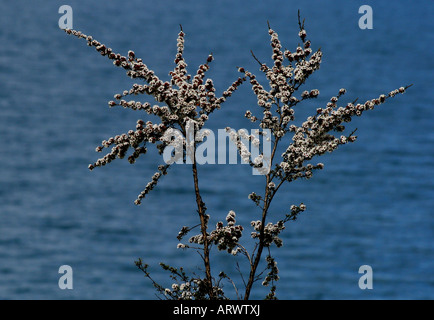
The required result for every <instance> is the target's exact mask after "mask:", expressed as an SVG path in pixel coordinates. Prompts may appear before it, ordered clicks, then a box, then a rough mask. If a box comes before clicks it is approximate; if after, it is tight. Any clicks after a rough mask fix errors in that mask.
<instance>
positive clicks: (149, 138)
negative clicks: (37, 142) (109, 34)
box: [65, 14, 411, 300]
mask: <svg viewBox="0 0 434 320" xmlns="http://www.w3.org/2000/svg"><path fill="white" fill-rule="evenodd" d="M298 25H299V33H298V36H299V38H300V40H301V43H302V44H301V45H299V46H298V47H296V49H295V50H294V51H289V50H283V49H282V45H281V42H280V40H279V38H278V35H277V33H276V32H275V31H274V30H273V29H272V28H271V27H270V25H269V24H268V33H269V35H270V37H271V48H272V60H273V64H272V65H270V66H268V65H267V64H265V63H262V62H261V61H260V60H259V59H258V58H257V57H256V56H255V55H254V54H253V52H252V56H253V58H254V59H255V60H256V61H257V62H258V63H259V65H260V71H262V72H263V73H264V74H265V77H266V79H267V80H268V89H265V88H264V86H263V85H262V84H260V83H259V81H258V80H257V79H256V76H255V75H254V74H253V73H251V72H249V71H247V70H246V69H245V68H243V67H239V68H238V71H239V72H240V73H241V74H242V76H241V77H239V78H238V79H237V80H236V81H234V82H233V83H232V85H231V86H229V88H228V89H227V90H226V91H224V92H223V93H222V95H221V96H220V97H217V96H216V94H215V89H214V84H213V81H212V80H211V79H205V73H206V71H208V69H209V68H210V65H209V64H210V63H211V61H212V60H213V56H212V54H210V55H209V56H208V57H207V59H206V62H205V63H204V64H202V65H200V66H199V68H198V69H197V71H196V74H195V75H194V76H193V77H192V76H191V75H190V74H188V72H187V68H186V67H187V64H186V62H185V59H184V56H183V50H184V36H185V33H184V31H183V30H182V27H181V30H180V32H179V34H178V40H177V48H178V50H177V53H176V57H175V61H174V62H175V68H174V70H173V71H171V72H170V73H169V75H170V76H171V80H170V81H169V82H167V81H166V82H163V81H162V80H160V79H159V77H158V76H157V75H155V74H154V72H153V71H152V70H149V69H148V67H147V66H146V65H145V64H144V63H143V61H142V59H140V58H137V57H136V55H135V53H134V52H133V51H129V52H128V55H127V56H122V55H120V54H118V53H114V52H113V51H112V49H110V48H108V47H107V46H105V45H103V44H101V43H100V42H98V41H97V40H94V39H93V38H92V37H91V36H87V35H84V34H83V33H81V32H79V31H75V30H68V29H67V30H65V31H66V32H67V33H68V34H72V35H74V36H77V37H79V38H83V39H85V40H86V41H87V43H88V45H89V46H92V47H94V48H95V49H96V50H97V51H98V52H99V53H100V54H101V55H103V56H106V57H107V58H108V59H110V60H112V61H113V64H114V65H115V66H118V67H122V68H124V69H125V70H126V73H127V76H129V77H131V78H134V79H138V80H140V81H142V83H141V84H134V85H133V86H132V88H130V89H129V90H125V91H123V92H122V93H119V94H116V95H115V96H114V98H115V100H114V101H110V102H109V106H110V107H114V106H122V107H124V108H131V109H133V110H143V111H145V112H146V113H147V114H149V115H155V116H157V117H158V118H159V119H160V122H159V123H153V122H151V121H149V120H148V121H144V120H138V121H137V125H136V128H135V129H134V130H130V131H128V133H124V134H121V135H117V136H115V137H111V138H109V139H107V140H104V141H102V145H101V146H98V147H97V148H96V151H98V152H102V151H103V149H104V148H110V147H111V151H110V152H108V153H107V154H106V155H104V156H103V157H102V158H100V159H98V160H97V161H96V162H95V163H93V164H91V165H89V169H90V170H93V169H94V168H95V167H99V166H104V165H106V164H108V163H110V162H111V161H112V160H114V159H116V158H121V159H122V158H124V157H125V156H126V155H127V153H128V152H129V151H131V154H130V155H129V156H128V161H129V162H130V163H134V162H135V161H136V159H137V158H138V157H139V156H140V155H142V154H145V153H146V151H147V146H148V145H149V144H153V145H155V146H156V147H157V149H158V151H159V152H160V154H163V152H164V150H165V148H166V147H168V146H170V145H173V143H174V142H176V143H177V144H178V145H180V146H181V147H182V148H181V149H182V150H183V151H182V154H181V156H182V157H183V159H186V158H187V157H190V158H191V159H190V160H191V167H192V175H193V184H194V191H195V195H196V205H197V213H198V218H199V223H198V224H197V225H196V226H194V227H186V226H184V227H182V229H181V231H180V232H179V234H178V237H177V238H178V240H179V241H181V240H182V239H183V237H184V236H186V235H187V234H188V233H189V232H190V231H191V230H193V229H195V228H196V227H199V228H200V232H199V234H197V235H194V236H191V237H190V238H189V241H188V244H184V243H179V245H178V248H194V249H195V250H197V251H198V252H199V254H200V256H201V258H202V260H203V263H204V273H205V274H204V276H198V275H193V276H188V275H187V274H186V273H185V271H184V269H183V268H179V269H178V268H174V267H171V266H168V265H166V264H163V263H161V267H162V268H163V269H164V270H167V271H169V272H170V274H171V278H172V279H173V280H174V281H175V283H174V284H173V285H172V286H171V288H165V287H163V286H161V285H159V284H158V283H156V282H155V281H154V280H153V278H152V277H151V275H150V273H149V272H148V265H147V264H145V263H143V261H142V260H141V259H138V260H137V261H136V262H135V263H136V265H137V267H138V268H139V269H140V270H141V271H143V273H144V274H145V276H146V277H147V278H149V279H150V280H151V281H152V283H153V285H154V287H155V288H156V290H157V292H158V293H160V294H161V295H162V296H163V297H165V298H166V299H226V298H227V297H226V295H225V293H224V291H223V284H222V282H223V280H227V281H229V282H230V283H232V285H233V287H234V289H235V292H236V294H237V297H238V298H239V299H246V300H247V299H249V298H250V294H251V290H252V287H253V284H254V283H255V282H256V281H258V280H262V285H263V286H270V285H271V286H270V292H269V294H268V295H267V296H266V299H275V298H276V295H275V292H276V281H278V280H279V275H278V273H279V270H278V268H277V263H276V261H275V259H274V258H273V257H272V255H271V248H272V247H273V246H276V247H278V248H279V247H281V246H282V245H283V242H282V240H281V239H280V237H279V235H280V232H282V230H284V229H285V224H286V223H287V222H288V221H294V220H296V219H297V217H298V215H299V214H300V213H301V212H303V211H305V210H306V206H305V205H304V204H303V203H301V204H299V205H292V206H291V207H290V208H289V210H288V212H287V213H286V214H285V213H284V214H283V215H282V219H281V220H279V221H277V222H274V223H273V222H271V221H268V219H267V218H268V212H269V208H270V204H271V202H272V200H273V198H274V196H275V195H276V194H277V192H278V190H279V189H280V187H281V186H282V184H283V183H285V182H293V181H295V180H297V179H310V178H312V176H313V172H314V171H315V170H321V169H323V168H324V165H323V164H322V163H311V162H310V161H311V160H313V158H314V157H315V156H320V155H323V154H325V153H327V152H333V151H335V150H336V149H337V148H338V147H339V146H340V145H343V144H347V143H350V142H354V141H355V140H356V136H355V135H354V133H355V131H356V130H353V131H352V132H351V133H349V134H346V135H345V134H344V131H345V129H346V126H347V123H349V122H350V121H351V120H352V118H353V117H355V116H361V115H362V114H363V113H364V112H365V111H368V110H372V109H374V108H375V107H376V106H378V105H380V104H382V103H384V102H385V101H386V100H387V99H389V98H391V97H394V96H395V95H396V94H398V93H404V92H405V91H406V89H407V88H408V87H410V86H411V85H409V86H406V87H401V88H399V89H396V90H393V91H391V92H389V93H388V94H382V95H380V96H379V97H378V98H375V99H371V100H368V101H366V102H365V103H357V99H356V100H354V101H353V102H350V103H346V104H342V105H338V103H339V102H340V98H341V97H342V96H343V95H344V94H345V93H346V90H345V89H343V88H342V89H340V90H339V91H338V93H337V95H336V96H334V97H331V98H330V101H329V102H328V103H327V104H326V106H324V107H323V108H318V109H317V110H316V112H315V114H313V115H312V116H310V117H308V118H307V119H306V121H304V122H303V123H302V124H301V125H300V126H297V125H295V124H293V121H294V119H295V113H296V108H295V107H296V106H298V104H299V103H300V102H303V101H305V100H308V99H315V98H317V97H318V95H319V90H318V89H312V90H304V91H302V92H301V93H300V94H298V90H299V89H300V87H301V86H302V85H303V84H305V82H306V80H307V79H308V78H309V77H310V75H312V74H313V73H314V72H315V71H316V70H318V69H319V68H320V65H321V59H322V52H321V50H320V49H318V50H316V51H315V52H313V51H312V49H311V42H310V41H309V40H308V39H307V33H306V30H305V28H304V20H303V21H301V19H300V14H299V15H298ZM245 81H249V82H250V84H251V86H252V90H253V92H254V94H255V95H256V97H257V103H258V106H259V113H261V112H262V115H259V116H258V115H255V111H250V110H247V111H246V113H245V117H246V118H248V119H249V120H250V121H251V122H253V123H258V124H259V128H261V129H262V130H263V132H264V131H266V130H267V131H268V132H270V133H271V137H269V138H270V139H271V146H272V151H271V154H264V153H260V154H259V156H258V157H256V158H255V159H253V157H252V155H251V154H250V153H249V152H248V151H246V150H247V149H248V148H247V147H246V145H245V143H243V140H242V139H247V140H248V141H249V142H251V143H252V144H253V143H255V139H257V138H256V137H254V136H253V135H244V136H243V135H242V134H241V133H239V132H238V133H237V132H232V140H233V141H234V142H235V145H236V147H237V149H238V151H239V153H240V155H241V158H243V159H244V160H246V161H247V162H248V163H249V164H250V165H251V166H252V167H254V168H256V169H258V170H261V168H264V162H267V163H268V168H267V170H265V171H262V173H263V175H262V176H260V177H264V176H265V186H264V192H263V194H260V193H256V192H252V193H251V194H250V195H249V196H248V197H249V199H250V200H252V201H253V202H254V203H255V205H256V206H257V207H258V208H259V212H260V215H259V219H258V220H254V221H252V222H251V227H252V232H251V241H254V243H255V245H254V249H253V250H252V251H251V252H249V251H248V250H247V249H246V247H245V246H243V245H242V243H241V241H240V239H241V238H242V235H243V231H244V230H245V227H243V226H242V225H237V224H236V214H235V212H234V211H232V210H231V211H230V212H229V213H228V215H227V216H226V224H224V223H223V222H221V221H220V222H218V223H217V224H216V226H215V228H214V229H212V230H210V226H209V225H208V222H209V219H210V216H209V215H208V214H207V213H206V211H207V208H206V206H205V203H204V201H203V199H202V196H201V192H200V188H199V176H198V167H197V161H196V150H197V147H198V146H199V145H200V144H201V143H202V142H203V137H202V139H200V138H199V139H193V141H189V140H188V139H187V136H188V130H189V128H192V130H193V131H194V132H196V131H199V130H200V129H201V128H203V126H204V124H205V123H206V121H207V120H208V119H209V116H210V115H211V113H213V112H214V111H215V110H216V109H220V107H221V104H222V103H224V102H225V101H226V98H228V97H230V96H231V95H232V93H233V92H234V91H235V90H236V89H237V88H238V86H240V85H241V84H242V83H243V82H245ZM141 94H147V95H150V96H153V97H154V98H155V100H156V102H157V103H160V104H162V105H154V106H152V105H151V104H150V103H148V102H145V103H142V102H139V101H135V100H128V99H129V98H132V97H133V96H137V95H141ZM229 129H230V128H228V130H229ZM175 131H177V132H180V136H179V137H178V138H176V139H175V138H173V137H174V135H173V133H174V132H175ZM262 134H263V135H264V133H262ZM288 136H290V138H289V137H288ZM280 143H284V146H285V147H286V149H285V151H284V152H283V153H282V154H280V155H279V154H277V150H278V145H279V144H280ZM172 164H173V161H172V162H169V163H167V162H166V163H164V164H160V165H159V166H158V170H157V172H156V173H155V174H154V175H153V176H152V179H151V181H150V182H149V183H148V184H147V185H146V187H145V189H144V190H143V191H142V192H141V193H140V194H139V196H138V198H137V199H136V200H135V203H136V204H137V205H139V204H140V203H141V202H142V200H143V199H144V198H145V196H146V195H147V194H148V193H149V192H150V191H151V190H152V189H153V188H154V187H155V186H156V185H157V183H158V181H159V179H160V178H161V177H162V176H163V175H166V174H167V171H168V169H169V167H170V166H171V165H172ZM213 246H216V247H217V249H218V250H225V251H227V252H228V253H230V254H232V255H244V256H245V257H246V259H247V262H248V265H249V270H248V278H247V279H246V280H244V277H243V273H242V272H241V270H239V271H240V273H241V276H242V279H243V282H244V294H240V292H239V289H238V287H237V286H236V284H235V283H234V281H232V279H231V278H230V277H229V276H228V275H227V274H225V273H224V272H220V273H219V275H218V277H217V278H215V277H213V275H212V272H211V262H210V251H211V248H212V247H213ZM264 250H265V251H266V252H267V255H266V257H265V262H266V270H268V273H267V274H266V275H265V276H263V273H264V271H265V270H264V271H262V272H258V266H259V263H260V261H261V259H262V258H263V251H264ZM238 269H239V267H238Z"/></svg>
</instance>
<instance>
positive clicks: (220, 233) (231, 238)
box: [181, 210, 244, 255]
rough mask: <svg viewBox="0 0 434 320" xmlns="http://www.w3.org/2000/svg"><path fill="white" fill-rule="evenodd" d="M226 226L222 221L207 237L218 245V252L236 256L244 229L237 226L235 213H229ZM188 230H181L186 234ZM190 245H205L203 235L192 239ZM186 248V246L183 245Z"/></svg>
mask: <svg viewBox="0 0 434 320" xmlns="http://www.w3.org/2000/svg"><path fill="white" fill-rule="evenodd" d="M226 222H227V224H226V226H225V225H224V224H223V222H222V221H219V222H217V224H216V228H215V229H214V230H213V231H211V233H210V234H209V235H207V237H208V240H209V241H210V243H213V244H215V245H217V248H218V250H227V252H228V253H231V254H233V255H236V254H237V253H238V251H239V248H238V247H237V246H238V242H239V240H240V238H241V236H242V235H243V230H244V228H243V227H242V226H241V225H236V224H235V223H236V220H235V212H234V211H232V210H231V211H229V213H228V215H227V216H226ZM185 231H186V230H184V231H183V230H181V232H183V233H185ZM189 242H190V243H197V244H202V243H203V235H202V234H198V235H195V236H193V237H191V238H190V240H189ZM183 246H185V245H183ZM181 247H182V246H181Z"/></svg>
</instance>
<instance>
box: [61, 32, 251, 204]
mask: <svg viewBox="0 0 434 320" xmlns="http://www.w3.org/2000/svg"><path fill="white" fill-rule="evenodd" d="M65 32H66V33H67V34H71V35H73V36H76V37H78V38H83V39H85V40H86V41H87V44H88V45H89V46H91V47H94V48H95V49H96V51H98V52H99V53H100V54H101V55H102V56H105V57H107V58H108V59H110V60H111V61H113V64H114V65H115V66H118V67H122V68H123V69H125V70H126V74H127V76H129V77H131V78H132V79H138V80H141V81H144V82H145V83H144V84H138V83H135V84H133V85H132V87H131V88H130V89H129V90H125V91H123V92H122V93H118V94H116V95H114V98H115V100H112V101H109V102H108V104H109V106H110V107H114V106H122V107H124V108H130V109H133V110H144V111H145V112H146V113H147V114H149V115H154V116H157V117H158V118H159V119H160V122H159V123H152V122H151V121H147V122H144V121H143V120H139V121H137V125H136V128H135V130H130V131H128V133H124V134H122V135H118V136H115V137H112V138H109V139H108V140H104V141H103V143H102V145H101V146H98V147H97V151H98V152H102V150H103V148H108V147H110V146H112V149H111V152H109V153H108V154H107V155H105V156H104V157H102V158H100V159H98V160H97V161H96V162H95V163H93V164H91V165H89V169H90V170H92V169H94V168H95V167H99V166H104V165H106V164H108V163H110V162H111V161H113V160H114V159H116V158H120V159H122V158H124V157H125V155H126V154H127V152H128V150H129V149H130V148H131V149H133V152H132V154H131V155H130V156H129V157H128V161H129V162H130V163H134V162H135V161H136V159H137V158H138V157H139V156H140V155H141V154H144V153H146V151H147V149H146V145H147V144H148V143H152V144H156V146H157V148H158V150H159V151H160V153H162V151H163V150H164V148H165V147H166V146H167V145H168V143H169V142H168V141H166V140H165V133H166V131H167V130H168V129H170V128H172V129H173V128H176V129H179V130H181V132H183V133H184V134H185V126H186V125H187V123H188V122H189V121H194V123H195V125H196V126H197V129H200V128H201V127H203V125H204V123H205V122H206V121H207V120H208V119H209V115H210V114H211V113H212V112H213V111H214V110H216V109H219V108H220V106H221V104H222V103H224V102H225V101H226V98H228V97H230V96H231V95H232V93H233V92H234V91H235V90H236V89H237V88H238V87H239V86H240V85H241V83H243V82H244V81H245V78H238V79H237V80H236V81H234V82H233V83H232V85H231V86H229V88H228V89H227V90H225V91H224V92H223V94H222V96H220V97H217V96H216V94H215V91H216V90H215V87H214V83H213V81H212V79H205V73H206V72H207V71H208V70H209V68H210V66H209V64H210V62H211V61H212V60H213V56H212V54H210V55H209V56H208V57H207V59H206V62H205V63H203V64H201V65H200V66H199V68H198V70H197V71H196V74H195V75H194V76H193V77H192V76H191V75H190V74H188V72H187V63H186V62H185V59H184V56H183V52H184V37H185V33H184V31H183V30H182V27H181V31H180V32H179V34H178V39H177V53H176V56H175V60H174V62H175V64H176V66H175V68H174V70H173V71H171V72H170V73H169V75H170V76H171V80H170V81H162V80H161V79H160V78H159V77H158V76H157V75H155V73H154V71H152V70H150V69H149V68H148V67H147V66H146V64H144V63H143V61H142V59H140V58H138V57H136V54H135V53H134V52H133V51H131V50H130V51H128V54H127V55H126V56H123V55H121V54H119V53H115V52H113V50H112V49H111V48H109V47H107V46H106V45H104V44H102V43H100V42H99V41H97V40H95V39H93V37H92V36H88V35H85V34H83V33H82V32H80V31H76V30H71V29H65ZM139 94H147V95H150V96H153V97H154V99H155V100H156V102H157V103H160V104H161V105H158V104H155V105H151V104H150V103H149V102H144V103H142V102H140V101H136V100H133V99H128V98H127V97H131V96H137V95H139ZM165 170H167V168H165ZM161 173H162V172H161V170H159V171H158V172H157V173H156V174H161ZM158 178H159V177H157V178H156V179H154V178H153V179H152V181H151V182H150V184H148V185H147V186H146V188H145V190H144V191H143V192H142V193H141V194H140V195H139V197H138V198H137V200H136V201H135V203H136V204H140V203H141V200H142V199H143V197H144V196H145V195H146V194H147V193H148V192H149V191H150V190H152V188H153V187H154V186H155V185H156V183H157V181H158Z"/></svg>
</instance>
